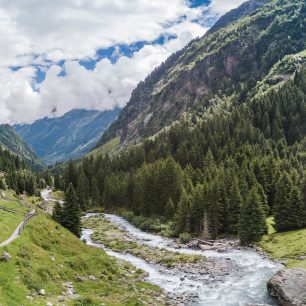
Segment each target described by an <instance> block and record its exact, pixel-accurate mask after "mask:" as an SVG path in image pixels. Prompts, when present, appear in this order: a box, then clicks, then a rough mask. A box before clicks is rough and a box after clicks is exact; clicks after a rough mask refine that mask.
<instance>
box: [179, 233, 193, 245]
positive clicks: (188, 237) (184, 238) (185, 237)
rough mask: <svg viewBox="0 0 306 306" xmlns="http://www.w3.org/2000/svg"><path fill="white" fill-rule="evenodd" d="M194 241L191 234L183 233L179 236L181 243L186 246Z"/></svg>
mask: <svg viewBox="0 0 306 306" xmlns="http://www.w3.org/2000/svg"><path fill="white" fill-rule="evenodd" d="M191 239H192V237H191V235H190V234H189V233H182V234H180V236H179V240H180V243H183V244H186V243H188V242H189V241H190V240H191Z"/></svg>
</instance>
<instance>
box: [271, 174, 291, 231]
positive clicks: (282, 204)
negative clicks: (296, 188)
mask: <svg viewBox="0 0 306 306" xmlns="http://www.w3.org/2000/svg"><path fill="white" fill-rule="evenodd" d="M292 188H293V182H292V180H291V178H290V177H289V175H288V174H287V173H284V174H282V175H281V177H280V178H279V180H278V182H277V185H276V194H275V200H274V208H273V215H274V221H275V228H276V230H277V231H280V232H281V231H286V230H290V229H291V228H292V221H291V218H290V215H291V208H292V207H291V206H292V205H291V199H290V194H291V191H292Z"/></svg>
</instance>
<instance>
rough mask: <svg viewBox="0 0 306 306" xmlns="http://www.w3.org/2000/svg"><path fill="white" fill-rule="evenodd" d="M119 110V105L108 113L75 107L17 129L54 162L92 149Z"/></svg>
mask: <svg viewBox="0 0 306 306" xmlns="http://www.w3.org/2000/svg"><path fill="white" fill-rule="evenodd" d="M119 112H120V109H118V108H117V109H114V110H112V111H105V112H100V111H94V110H92V111H87V110H72V111H70V112H68V113H66V114H65V115H64V116H62V117H59V118H44V119H41V120H38V121H35V122H34V123H33V124H30V125H16V126H14V128H15V130H16V131H17V133H18V134H20V135H21V136H22V137H23V138H24V139H25V140H26V141H27V142H28V143H29V144H30V145H31V146H32V147H33V148H34V150H35V151H36V152H37V154H38V155H39V156H40V157H41V158H42V159H43V160H44V161H45V163H46V164H52V163H55V162H57V161H62V160H67V159H69V158H78V157H81V156H83V155H84V154H86V153H87V152H89V151H90V149H91V148H92V147H93V146H94V145H95V144H96V142H97V141H98V140H99V139H100V137H101V135H102V133H103V132H104V131H105V130H106V129H107V128H108V127H109V125H110V124H111V123H112V122H113V121H114V120H115V119H116V118H117V116H118V114H119Z"/></svg>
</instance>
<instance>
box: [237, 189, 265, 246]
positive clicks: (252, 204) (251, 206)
mask: <svg viewBox="0 0 306 306" xmlns="http://www.w3.org/2000/svg"><path fill="white" fill-rule="evenodd" d="M266 230H267V227H266V222H265V214H264V211H263V207H262V203H261V197H260V195H259V193H258V190H257V188H256V186H254V187H253V188H252V189H251V191H250V193H249V195H248V197H247V199H246V202H245V203H244V204H243V205H242V207H241V215H240V222H239V238H240V242H241V244H242V245H249V244H252V243H254V242H257V241H259V239H260V238H261V236H262V235H263V234H264V233H265V232H266Z"/></svg>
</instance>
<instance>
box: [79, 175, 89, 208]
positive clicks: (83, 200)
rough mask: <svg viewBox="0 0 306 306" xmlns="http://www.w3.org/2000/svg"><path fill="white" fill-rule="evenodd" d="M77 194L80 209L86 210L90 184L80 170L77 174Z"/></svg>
mask: <svg viewBox="0 0 306 306" xmlns="http://www.w3.org/2000/svg"><path fill="white" fill-rule="evenodd" d="M77 196H78V199H79V203H80V207H81V209H82V210H83V211H86V210H87V209H88V207H89V197H90V186H89V180H88V178H87V177H86V175H85V173H84V171H81V173H80V175H79V179H78V188H77Z"/></svg>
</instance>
